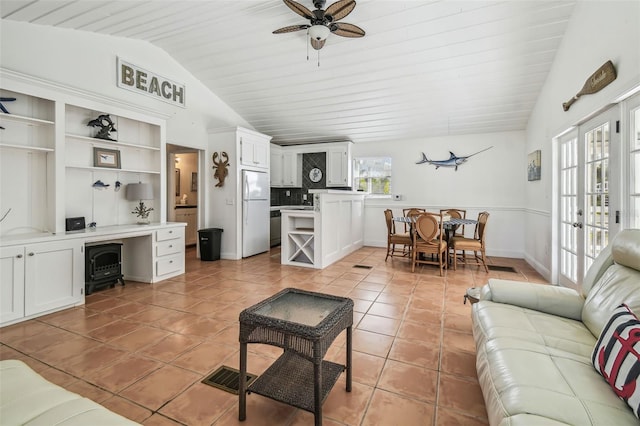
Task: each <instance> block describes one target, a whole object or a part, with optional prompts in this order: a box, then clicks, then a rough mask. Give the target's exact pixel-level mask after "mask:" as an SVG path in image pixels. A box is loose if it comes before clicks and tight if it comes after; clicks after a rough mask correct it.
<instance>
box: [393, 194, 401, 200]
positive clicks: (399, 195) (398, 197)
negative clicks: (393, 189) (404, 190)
mask: <svg viewBox="0 0 640 426" xmlns="http://www.w3.org/2000/svg"><path fill="white" fill-rule="evenodd" d="M401 200H402V194H393V201H401Z"/></svg>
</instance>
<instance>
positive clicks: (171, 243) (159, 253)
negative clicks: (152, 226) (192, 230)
mask: <svg viewBox="0 0 640 426" xmlns="http://www.w3.org/2000/svg"><path fill="white" fill-rule="evenodd" d="M153 244H154V253H153V255H154V263H155V264H154V273H153V282H157V281H160V280H165V279H167V278H170V277H174V276H176V275H180V274H183V273H184V228H183V227H182V226H179V227H173V228H167V229H160V230H157V231H156V233H155V240H154V243H153Z"/></svg>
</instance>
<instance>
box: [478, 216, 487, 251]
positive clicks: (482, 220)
mask: <svg viewBox="0 0 640 426" xmlns="http://www.w3.org/2000/svg"><path fill="white" fill-rule="evenodd" d="M488 220H489V212H481V213H480V214H478V224H477V225H476V232H475V234H476V235H475V238H476V240H480V242H481V243H482V246H483V247H484V236H485V231H486V229H487V221H488Z"/></svg>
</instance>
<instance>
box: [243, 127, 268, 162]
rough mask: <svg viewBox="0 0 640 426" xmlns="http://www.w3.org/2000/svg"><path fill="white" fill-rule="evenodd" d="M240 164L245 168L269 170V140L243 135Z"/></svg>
mask: <svg viewBox="0 0 640 426" xmlns="http://www.w3.org/2000/svg"><path fill="white" fill-rule="evenodd" d="M240 163H241V164H242V165H244V166H250V167H259V168H263V169H268V168H269V140H265V139H264V138H262V137H258V136H255V135H252V134H241V135H240Z"/></svg>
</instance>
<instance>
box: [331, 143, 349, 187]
mask: <svg viewBox="0 0 640 426" xmlns="http://www.w3.org/2000/svg"><path fill="white" fill-rule="evenodd" d="M327 186H351V144H350V143H345V144H340V145H338V146H334V147H331V148H329V149H328V150H327Z"/></svg>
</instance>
